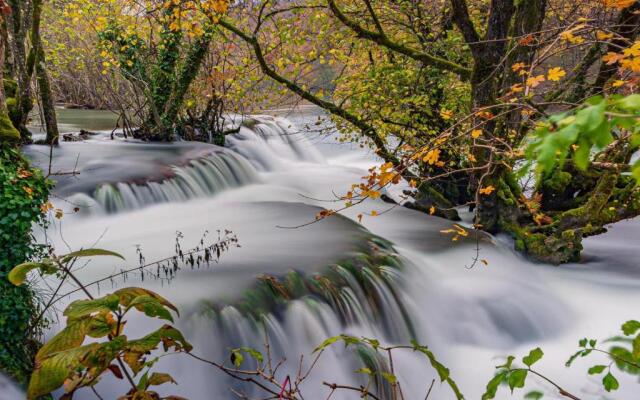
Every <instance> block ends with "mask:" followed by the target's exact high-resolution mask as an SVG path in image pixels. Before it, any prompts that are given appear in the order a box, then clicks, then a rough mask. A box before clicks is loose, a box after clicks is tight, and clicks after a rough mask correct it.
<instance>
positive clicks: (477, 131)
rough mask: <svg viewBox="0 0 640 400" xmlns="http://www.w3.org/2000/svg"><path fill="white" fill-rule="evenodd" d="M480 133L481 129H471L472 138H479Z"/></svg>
mask: <svg viewBox="0 0 640 400" xmlns="http://www.w3.org/2000/svg"><path fill="white" fill-rule="evenodd" d="M481 135H482V129H474V130H473V131H471V137H472V138H474V139H477V138H479V137H480V136H481Z"/></svg>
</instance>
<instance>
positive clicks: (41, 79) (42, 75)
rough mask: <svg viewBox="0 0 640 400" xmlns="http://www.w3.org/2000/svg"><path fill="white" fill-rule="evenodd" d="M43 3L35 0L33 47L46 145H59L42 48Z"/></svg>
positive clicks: (32, 31)
mask: <svg viewBox="0 0 640 400" xmlns="http://www.w3.org/2000/svg"><path fill="white" fill-rule="evenodd" d="M42 3H43V0H34V3H33V23H32V27H31V46H32V49H33V54H34V62H35V72H36V80H37V82H38V90H39V93H40V100H41V104H42V114H43V115H44V123H45V126H46V130H47V138H46V143H47V144H49V145H57V144H58V141H59V137H60V133H59V132H58V121H57V118H56V110H55V106H54V101H53V94H52V93H51V84H50V82H49V75H48V73H47V67H46V58H45V52H44V48H43V47H42V39H41V38H40V19H41V14H42Z"/></svg>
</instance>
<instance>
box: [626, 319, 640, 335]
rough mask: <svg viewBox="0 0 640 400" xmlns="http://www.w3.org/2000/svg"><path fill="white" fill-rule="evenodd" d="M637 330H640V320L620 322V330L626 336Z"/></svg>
mask: <svg viewBox="0 0 640 400" xmlns="http://www.w3.org/2000/svg"><path fill="white" fill-rule="evenodd" d="M638 330H640V322H638V321H636V320H630V321H627V322H625V323H624V324H622V332H623V333H624V334H625V335H627V336H630V335H633V334H635V333H636V332H637V331H638Z"/></svg>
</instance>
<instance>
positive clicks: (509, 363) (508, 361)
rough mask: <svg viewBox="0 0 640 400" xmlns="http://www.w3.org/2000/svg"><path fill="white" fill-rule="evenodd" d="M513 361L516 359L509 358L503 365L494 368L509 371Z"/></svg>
mask: <svg viewBox="0 0 640 400" xmlns="http://www.w3.org/2000/svg"><path fill="white" fill-rule="evenodd" d="M515 359H516V358H515V357H514V356H509V357H507V361H506V362H505V363H504V364H503V365H498V366H497V367H496V368H504V369H511V365H512V364H513V360H515Z"/></svg>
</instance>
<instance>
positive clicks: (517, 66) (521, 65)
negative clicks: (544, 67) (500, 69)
mask: <svg viewBox="0 0 640 400" xmlns="http://www.w3.org/2000/svg"><path fill="white" fill-rule="evenodd" d="M526 66H527V65H526V64H525V63H523V62H519V63H515V64H513V65H512V66H511V70H512V71H513V72H518V71H520V70H521V69H524V68H525V67H526Z"/></svg>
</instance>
